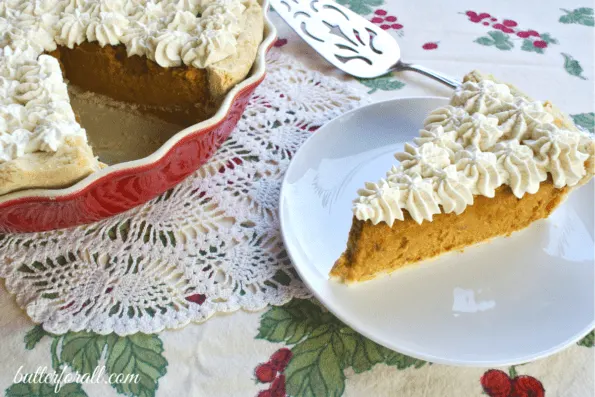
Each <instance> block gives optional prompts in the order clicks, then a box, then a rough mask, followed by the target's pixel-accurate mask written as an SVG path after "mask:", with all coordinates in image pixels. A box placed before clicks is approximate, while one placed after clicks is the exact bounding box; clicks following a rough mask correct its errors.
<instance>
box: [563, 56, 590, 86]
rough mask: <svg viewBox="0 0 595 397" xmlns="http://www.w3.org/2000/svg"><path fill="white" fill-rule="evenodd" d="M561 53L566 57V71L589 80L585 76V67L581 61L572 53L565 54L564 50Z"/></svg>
mask: <svg viewBox="0 0 595 397" xmlns="http://www.w3.org/2000/svg"><path fill="white" fill-rule="evenodd" d="M561 54H562V56H563V57H564V69H566V72H567V73H568V74H569V75H571V76H576V77H578V78H580V79H583V80H587V78H586V77H585V76H583V67H582V66H581V64H580V62H579V61H577V60H576V59H574V57H573V56H572V55H570V54H565V53H563V52H562V53H561Z"/></svg>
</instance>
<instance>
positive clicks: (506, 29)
mask: <svg viewBox="0 0 595 397" xmlns="http://www.w3.org/2000/svg"><path fill="white" fill-rule="evenodd" d="M493 27H494V29H498V30H501V31H503V32H504V33H514V29H511V28H509V27H507V26H504V25H503V24H501V23H495V24H494V25H493Z"/></svg>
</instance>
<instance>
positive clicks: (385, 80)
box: [357, 73, 405, 94]
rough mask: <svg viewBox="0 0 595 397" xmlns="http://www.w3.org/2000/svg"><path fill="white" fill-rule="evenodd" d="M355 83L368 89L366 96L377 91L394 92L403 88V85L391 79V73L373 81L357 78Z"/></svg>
mask: <svg viewBox="0 0 595 397" xmlns="http://www.w3.org/2000/svg"><path fill="white" fill-rule="evenodd" d="M357 81H359V82H360V83H362V84H363V85H365V86H366V87H368V88H370V91H368V94H373V93H375V92H376V91H378V90H381V91H394V90H400V89H401V88H403V87H405V83H403V82H401V81H399V80H397V79H395V78H393V74H392V73H387V74H385V75H382V76H380V77H376V78H373V79H360V78H358V79H357Z"/></svg>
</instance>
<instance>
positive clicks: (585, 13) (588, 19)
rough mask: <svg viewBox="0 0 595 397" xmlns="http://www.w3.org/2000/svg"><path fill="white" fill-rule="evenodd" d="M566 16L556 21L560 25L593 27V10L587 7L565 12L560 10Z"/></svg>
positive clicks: (594, 23)
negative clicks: (571, 24) (569, 24)
mask: <svg viewBox="0 0 595 397" xmlns="http://www.w3.org/2000/svg"><path fill="white" fill-rule="evenodd" d="M561 10H562V11H564V12H565V13H566V15H562V16H561V17H560V19H559V20H558V21H559V22H560V23H576V24H579V25H585V26H594V25H595V18H593V9H592V8H589V7H581V8H577V9H575V10H572V11H570V10H566V9H564V8H561Z"/></svg>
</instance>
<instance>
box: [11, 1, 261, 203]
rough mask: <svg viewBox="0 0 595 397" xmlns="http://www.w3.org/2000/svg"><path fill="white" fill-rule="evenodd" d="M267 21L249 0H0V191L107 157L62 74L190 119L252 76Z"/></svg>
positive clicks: (45, 181) (85, 169)
mask: <svg viewBox="0 0 595 397" xmlns="http://www.w3.org/2000/svg"><path fill="white" fill-rule="evenodd" d="M263 29H264V18H263V11H262V8H261V6H260V5H259V4H258V3H257V2H256V1H255V0H242V1H240V0H99V1H97V0H27V1H23V0H1V1H0V195H2V194H5V193H8V192H11V191H15V190H20V189H26V188H40V187H48V188H49V187H63V186H68V185H71V184H72V183H74V182H76V181H78V180H80V179H82V178H83V177H85V176H87V175H88V174H90V173H92V172H94V171H96V170H98V169H99V168H101V167H102V166H103V165H102V164H101V163H100V162H99V161H98V160H97V159H96V158H95V156H94V155H93V152H92V150H91V147H90V146H89V145H88V143H87V137H86V133H85V130H84V128H83V127H82V126H81V125H79V123H78V122H77V118H76V116H75V114H74V112H73V110H72V107H71V106H70V100H69V97H68V91H67V86H66V82H65V79H68V81H69V82H70V83H72V84H74V85H76V86H78V87H80V88H82V89H84V90H88V91H92V92H95V93H98V94H103V95H107V96H109V97H111V98H113V99H115V100H119V101H124V102H131V103H134V104H135V105H138V106H139V107H140V108H141V109H143V110H144V111H147V112H150V113H153V114H156V115H157V116H159V117H161V118H163V119H166V120H168V121H174V122H176V123H179V124H185V125H191V124H194V123H196V122H199V121H203V120H206V119H208V118H209V117H211V116H213V115H214V114H215V113H216V111H217V109H218V108H219V106H220V104H221V102H222V101H223V99H224V97H225V94H226V93H227V92H228V91H229V90H230V89H231V88H232V87H233V86H234V85H236V84H237V83H238V82H240V81H242V80H243V79H244V78H245V77H246V76H247V75H248V73H249V71H250V69H251V67H252V64H253V63H254V60H255V57H256V52H257V49H258V46H259V44H260V42H261V41H262V38H263Z"/></svg>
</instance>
